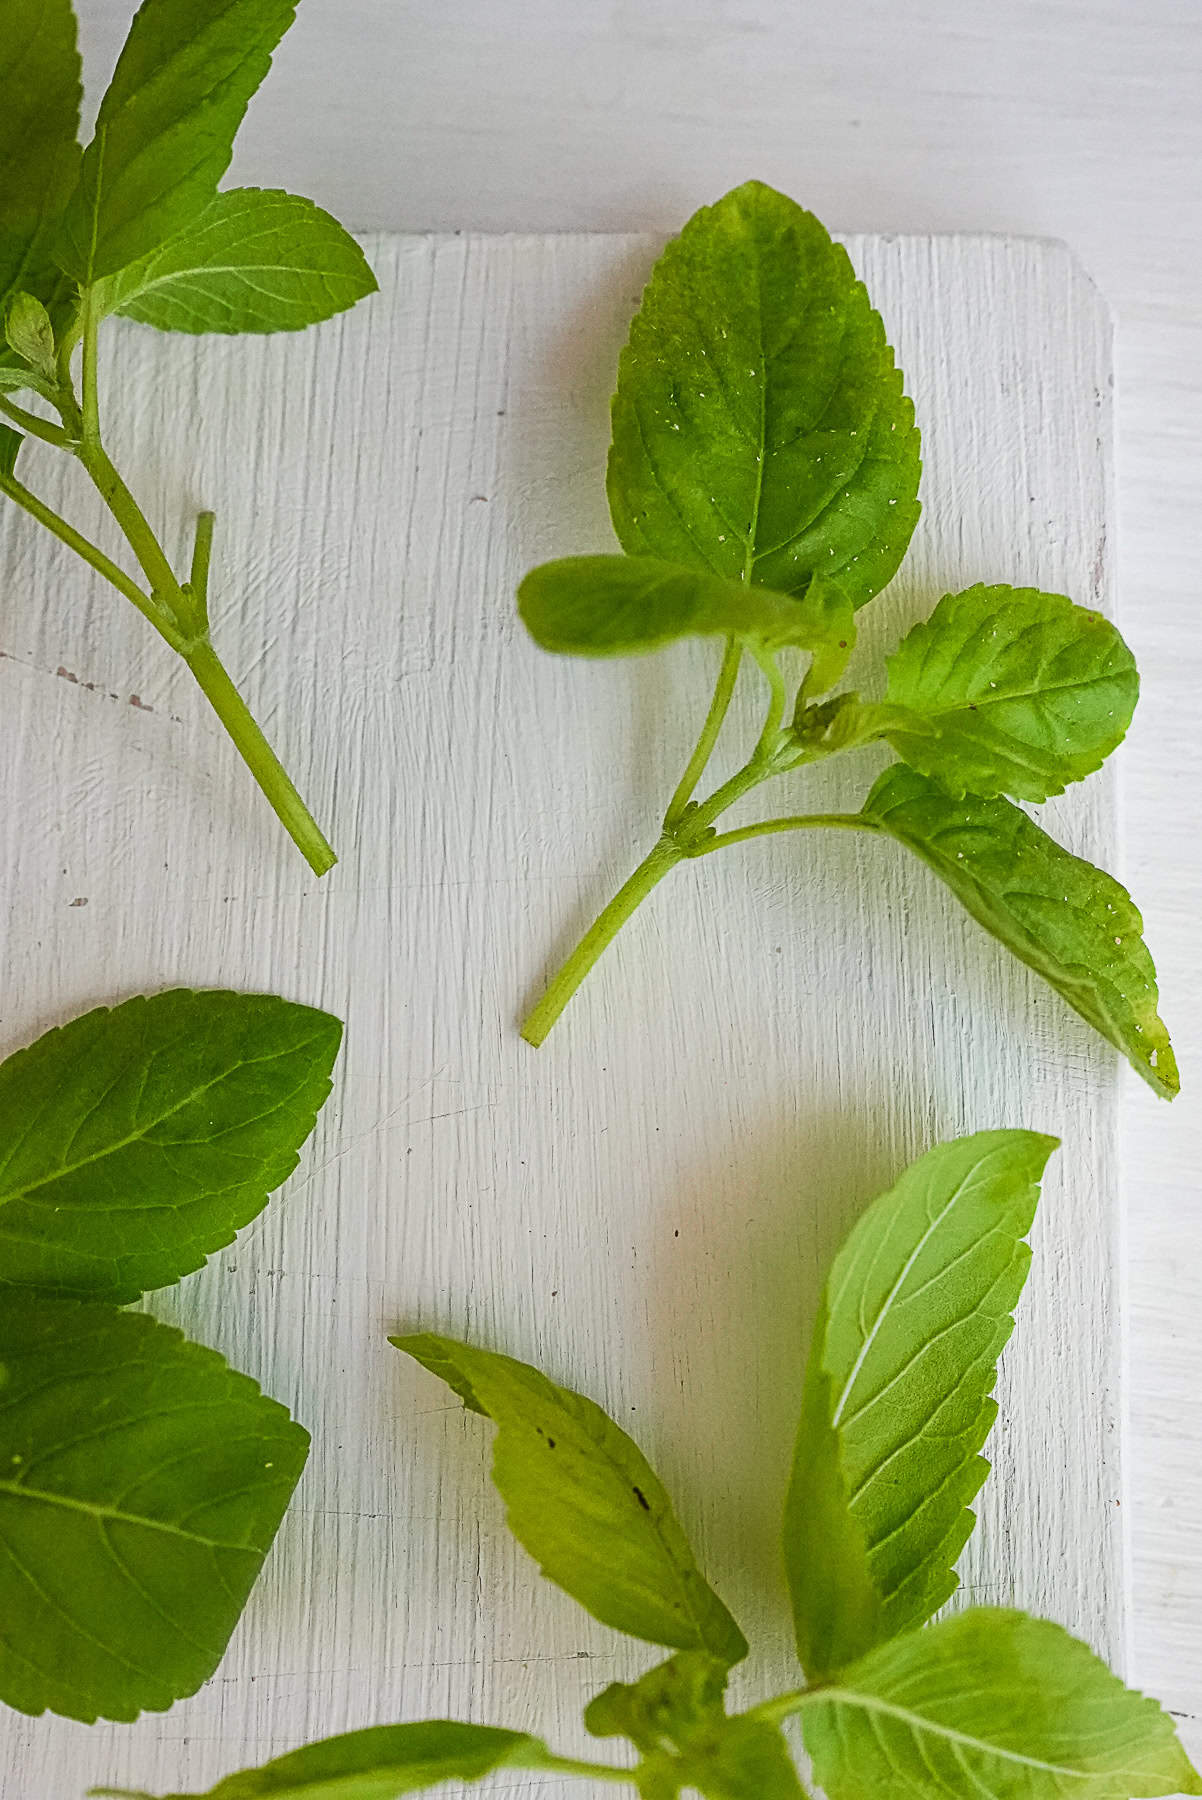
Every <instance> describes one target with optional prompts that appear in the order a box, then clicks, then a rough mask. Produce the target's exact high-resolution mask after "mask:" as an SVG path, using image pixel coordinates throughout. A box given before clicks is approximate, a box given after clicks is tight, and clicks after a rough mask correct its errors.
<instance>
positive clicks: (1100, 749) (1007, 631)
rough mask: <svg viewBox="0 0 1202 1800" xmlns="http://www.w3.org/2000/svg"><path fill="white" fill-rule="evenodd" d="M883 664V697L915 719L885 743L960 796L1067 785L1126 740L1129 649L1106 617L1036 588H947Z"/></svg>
mask: <svg viewBox="0 0 1202 1800" xmlns="http://www.w3.org/2000/svg"><path fill="white" fill-rule="evenodd" d="M888 668H889V688H888V694H887V699H888V700H889V701H891V702H893V703H894V704H895V705H897V706H900V707H905V708H907V709H908V710H909V711H911V712H912V713H914V714H915V715H916V718H917V720H918V721H919V722H920V723H921V726H922V729H921V730H920V732H919V733H918V734H915V733H913V732H910V731H907V730H906V729H904V728H903V729H901V730H898V731H893V732H890V733H889V740H890V742H891V743H892V745H893V747H894V749H895V750H896V751H897V753H898V755H899V756H900V757H902V758H903V760H904V761H905V762H908V763H909V764H910V765H911V767H912V768H915V769H918V770H920V771H921V773H922V774H924V775H933V776H934V777H935V779H936V780H937V781H938V782H939V784H940V786H941V787H944V788H946V789H947V790H948V792H949V793H950V794H952V795H953V796H955V797H957V798H959V797H961V796H963V795H964V794H966V793H974V794H1011V795H1013V796H1014V798H1015V799H1017V800H1046V799H1047V798H1048V797H1049V795H1051V794H1060V793H1063V792H1064V789H1065V787H1066V785H1067V784H1068V783H1069V782H1070V781H1080V780H1081V779H1082V777H1083V776H1085V775H1091V774H1092V773H1093V771H1094V770H1095V769H1099V768H1101V766H1102V763H1103V761H1104V760H1105V758H1106V757H1107V756H1109V755H1110V752H1111V751H1112V750H1113V749H1114V748H1115V746H1116V745H1117V744H1120V743H1121V742H1122V739H1123V736H1124V734H1125V732H1126V730H1127V727H1128V725H1129V724H1130V723H1131V715H1132V713H1133V712H1134V710H1135V702H1136V700H1137V699H1138V697H1139V676H1138V674H1137V673H1136V669H1135V659H1134V657H1133V656H1132V655H1131V652H1130V650H1128V648H1127V646H1126V644H1125V643H1124V642H1123V640H1122V638H1121V637H1120V636H1119V634H1118V632H1117V631H1116V630H1115V628H1114V626H1113V625H1112V624H1111V623H1110V621H1109V620H1108V619H1105V618H1103V616H1102V614H1101V613H1098V612H1088V611H1086V609H1085V608H1084V607H1083V606H1074V605H1073V602H1072V601H1071V600H1068V599H1066V598H1065V596H1064V595H1063V594H1043V593H1040V592H1039V591H1038V590H1037V589H1035V588H1012V587H984V586H978V587H972V588H968V589H966V590H965V592H964V593H961V594H949V595H947V596H946V597H945V598H944V599H943V600H941V601H940V602H939V605H938V606H937V607H936V608H935V610H934V612H933V613H932V614H931V616H930V618H929V619H928V620H927V621H926V622H925V623H924V624H922V625H916V626H915V628H914V630H913V631H911V632H910V634H909V635H908V636H907V637H906V638H904V639H903V640H902V642H901V644H900V645H899V646H898V648H897V649H896V650H895V651H894V653H893V655H892V656H891V657H890V658H889V663H888Z"/></svg>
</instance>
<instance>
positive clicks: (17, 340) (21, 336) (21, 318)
mask: <svg viewBox="0 0 1202 1800" xmlns="http://www.w3.org/2000/svg"><path fill="white" fill-rule="evenodd" d="M4 336H5V339H6V340H7V343H8V347H9V349H10V350H11V351H12V353H13V355H14V356H15V357H16V358H17V359H18V361H20V362H22V363H24V364H26V365H27V366H28V367H29V368H30V369H32V370H33V372H34V374H35V375H38V376H40V377H42V378H43V379H44V380H47V381H53V380H54V377H55V361H54V326H53V325H52V324H51V322H50V314H49V313H48V312H47V311H46V308H45V307H44V306H43V305H42V302H41V301H40V300H37V299H35V298H34V296H33V295H32V294H24V293H19V294H14V295H13V297H12V299H11V300H10V301H9V303H8V313H7V315H6V317H5V320H4Z"/></svg>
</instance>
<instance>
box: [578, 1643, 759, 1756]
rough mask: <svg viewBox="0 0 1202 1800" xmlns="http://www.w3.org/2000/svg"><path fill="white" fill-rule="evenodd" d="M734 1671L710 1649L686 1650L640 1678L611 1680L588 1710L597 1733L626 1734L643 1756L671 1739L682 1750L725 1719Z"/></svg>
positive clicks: (586, 1720) (586, 1713)
mask: <svg viewBox="0 0 1202 1800" xmlns="http://www.w3.org/2000/svg"><path fill="white" fill-rule="evenodd" d="M728 1673H729V1670H728V1668H727V1665H726V1663H725V1662H724V1661H723V1660H722V1658H721V1657H717V1656H711V1655H710V1654H709V1652H708V1651H707V1650H682V1651H680V1653H679V1654H678V1655H677V1656H671V1657H669V1658H668V1661H667V1662H663V1663H658V1664H657V1665H656V1667H655V1668H654V1669H648V1671H647V1673H646V1674H645V1675H641V1676H640V1677H639V1679H638V1680H637V1681H611V1682H610V1684H609V1686H608V1687H606V1688H602V1690H601V1692H600V1693H599V1694H595V1695H594V1696H593V1698H592V1699H591V1700H590V1701H589V1703H588V1705H587V1706H586V1707H585V1709H584V1725H585V1729H586V1731H589V1732H591V1733H592V1735H593V1736H594V1737H599V1738H607V1737H626V1738H629V1739H630V1741H631V1743H632V1744H633V1745H634V1746H635V1748H636V1749H638V1750H640V1751H641V1752H642V1753H643V1754H644V1755H649V1754H650V1753H651V1751H653V1750H656V1749H659V1748H660V1747H661V1746H662V1745H663V1744H665V1742H666V1743H669V1744H671V1745H673V1746H675V1747H676V1748H677V1749H679V1748H680V1747H681V1746H682V1745H684V1744H687V1743H689V1741H690V1740H691V1739H692V1738H694V1737H695V1736H697V1735H698V1734H699V1733H701V1734H705V1735H712V1733H713V1730H714V1728H715V1726H716V1725H720V1723H721V1721H722V1720H724V1719H725V1717H726V1703H725V1694H726V1682H727V1676H728Z"/></svg>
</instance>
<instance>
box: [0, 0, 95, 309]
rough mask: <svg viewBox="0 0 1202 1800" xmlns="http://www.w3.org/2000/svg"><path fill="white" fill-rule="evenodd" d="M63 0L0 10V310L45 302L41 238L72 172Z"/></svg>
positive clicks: (68, 19)
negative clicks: (33, 296) (31, 299)
mask: <svg viewBox="0 0 1202 1800" xmlns="http://www.w3.org/2000/svg"><path fill="white" fill-rule="evenodd" d="M75 35H76V34H75V13H74V11H73V10H72V7H71V0H4V4H3V6H0V308H2V307H3V306H4V304H5V302H6V301H7V299H8V297H9V295H10V294H13V293H15V292H16V291H17V290H18V289H20V288H27V289H30V290H32V291H33V292H35V293H37V294H38V297H39V298H40V299H46V298H47V295H46V293H45V292H44V291H43V288H44V284H45V282H46V281H47V279H48V278H49V279H51V280H53V277H52V276H50V273H49V272H50V269H51V266H52V265H51V263H50V257H49V232H50V228H51V226H52V224H53V221H54V220H55V219H56V218H57V216H58V214H59V213H60V212H61V210H62V208H63V206H65V204H66V201H67V196H68V194H69V193H70V191H71V189H72V187H73V186H74V184H75V179H76V174H77V172H78V167H79V145H78V144H77V142H76V135H77V133H78V131H79V102H80V96H81V91H82V90H81V86H80V63H79V51H78V49H77V47H76V42H75Z"/></svg>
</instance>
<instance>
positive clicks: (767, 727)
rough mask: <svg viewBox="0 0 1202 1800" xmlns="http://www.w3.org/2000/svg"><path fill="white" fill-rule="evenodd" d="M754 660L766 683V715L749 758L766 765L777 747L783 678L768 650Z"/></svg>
mask: <svg viewBox="0 0 1202 1800" xmlns="http://www.w3.org/2000/svg"><path fill="white" fill-rule="evenodd" d="M755 660H756V662H757V663H758V664H759V666H760V672H761V674H762V675H763V677H764V679H765V681H766V682H767V683H768V717H767V718H766V719H765V720H764V729H763V731H761V733H760V741H759V743H758V744H757V745H756V747H755V750H754V751H753V753H752V757H751V760H752V762H753V763H756V764H763V765H766V764H767V763H768V762H770V761H771V759H772V756H773V753H774V752H775V750H776V749H777V740H778V739H779V737H780V722H781V720H782V719H783V718H784V716H785V678H784V676H783V675H782V674H781V671H780V665H779V663H778V662H777V660H776V658H775V656H773V654H772V652H771V651H770V650H763V651H760V652H759V654H758V655H757V656H756V659H755Z"/></svg>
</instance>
